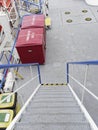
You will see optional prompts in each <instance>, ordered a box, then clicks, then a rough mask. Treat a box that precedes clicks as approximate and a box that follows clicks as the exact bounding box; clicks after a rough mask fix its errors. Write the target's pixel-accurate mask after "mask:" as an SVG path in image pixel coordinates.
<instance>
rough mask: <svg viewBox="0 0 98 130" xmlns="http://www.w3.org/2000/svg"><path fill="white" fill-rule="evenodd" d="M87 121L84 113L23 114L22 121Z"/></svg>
mask: <svg viewBox="0 0 98 130" xmlns="http://www.w3.org/2000/svg"><path fill="white" fill-rule="evenodd" d="M78 121H85V117H84V115H83V114H80V113H79V114H59V113H58V114H48V113H47V114H44V115H43V114H26V115H25V114H23V116H22V119H21V122H28V123H65V122H78Z"/></svg>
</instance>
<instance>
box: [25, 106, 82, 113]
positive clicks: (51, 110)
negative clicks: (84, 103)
mask: <svg viewBox="0 0 98 130" xmlns="http://www.w3.org/2000/svg"><path fill="white" fill-rule="evenodd" d="M27 111H28V113H34V114H36V113H43V114H45V113H52V114H55V113H73V112H74V113H78V112H81V110H80V108H79V107H77V106H73V107H48V108H45V107H41V108H40V107H38V108H37V107H36V108H34V107H28V108H27ZM27 111H26V112H27Z"/></svg>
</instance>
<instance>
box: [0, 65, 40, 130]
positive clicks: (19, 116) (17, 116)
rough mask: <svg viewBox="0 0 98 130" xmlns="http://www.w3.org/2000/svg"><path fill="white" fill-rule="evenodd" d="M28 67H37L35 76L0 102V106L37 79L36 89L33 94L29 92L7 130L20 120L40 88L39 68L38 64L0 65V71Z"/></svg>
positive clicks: (10, 129)
mask: <svg viewBox="0 0 98 130" xmlns="http://www.w3.org/2000/svg"><path fill="white" fill-rule="evenodd" d="M30 66H37V75H35V76H34V77H32V78H31V79H30V80H28V81H27V82H25V83H24V84H23V85H21V86H19V87H18V88H17V89H16V90H15V91H14V92H13V93H11V94H9V95H8V96H7V97H5V98H4V99H3V100H1V101H0V104H1V103H2V102H4V101H5V100H6V99H7V98H9V97H10V96H11V95H13V94H14V93H16V92H19V90H22V89H23V88H26V89H27V86H28V84H29V83H30V82H31V81H33V80H34V79H36V78H38V81H39V83H38V85H37V86H35V87H36V88H35V89H34V90H33V92H30V96H29V98H28V99H27V100H26V102H25V104H23V106H22V108H21V110H20V111H19V112H18V114H17V115H16V116H15V118H14V119H13V121H12V122H11V124H10V125H9V126H8V128H7V130H12V129H13V127H14V126H15V124H16V122H17V121H19V120H20V118H21V115H22V113H23V112H24V111H25V109H26V107H27V106H28V104H29V103H30V101H31V100H32V98H33V97H34V95H35V94H36V92H37V91H38V89H39V88H40V85H41V76H40V66H39V64H38V63H31V64H3V65H0V69H10V68H15V67H30ZM30 70H31V68H30ZM31 85H32V84H31ZM26 93H27V90H26ZM18 94H19V93H18Z"/></svg>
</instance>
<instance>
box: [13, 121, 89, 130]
mask: <svg viewBox="0 0 98 130" xmlns="http://www.w3.org/2000/svg"><path fill="white" fill-rule="evenodd" d="M21 129H23V130H27V129H29V130H32V129H33V130H91V129H90V126H89V124H88V123H86V122H72V123H71V122H68V123H58V124H56V123H43V124H40V123H29V124H28V123H17V124H16V128H15V130H21Z"/></svg>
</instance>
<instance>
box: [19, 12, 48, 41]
mask: <svg viewBox="0 0 98 130" xmlns="http://www.w3.org/2000/svg"><path fill="white" fill-rule="evenodd" d="M27 28H43V29H44V39H45V43H46V30H45V16H44V15H43V14H40V15H38V14H37V15H27V16H24V17H23V20H22V24H21V29H27Z"/></svg>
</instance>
